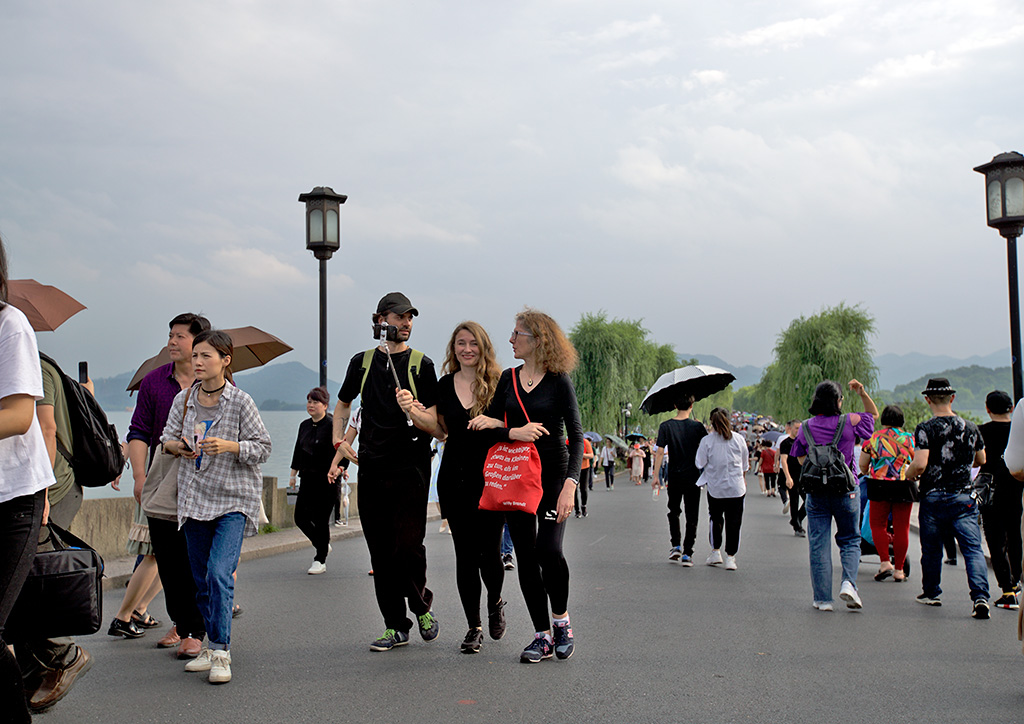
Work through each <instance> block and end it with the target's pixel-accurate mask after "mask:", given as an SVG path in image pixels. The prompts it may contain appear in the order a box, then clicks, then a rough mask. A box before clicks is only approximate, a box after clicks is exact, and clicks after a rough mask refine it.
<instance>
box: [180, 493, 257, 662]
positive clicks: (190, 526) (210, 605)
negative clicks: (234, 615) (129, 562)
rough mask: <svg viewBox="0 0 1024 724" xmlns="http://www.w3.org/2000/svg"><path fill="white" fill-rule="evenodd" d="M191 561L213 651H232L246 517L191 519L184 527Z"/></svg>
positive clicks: (233, 514) (235, 515)
mask: <svg viewBox="0 0 1024 724" xmlns="http://www.w3.org/2000/svg"><path fill="white" fill-rule="evenodd" d="M183 528H184V530H185V541H186V542H187V543H188V561H189V564H190V565H191V566H192V577H193V578H195V580H196V605H197V606H198V607H199V613H201V614H202V615H203V621H204V622H205V623H206V634H207V635H208V636H209V637H210V648H211V649H223V650H225V651H226V650H227V649H230V648H231V609H232V608H233V606H234V603H235V580H234V578H233V577H232V574H233V573H234V572H235V568H237V567H238V557H239V556H240V555H241V554H242V538H243V537H244V534H245V515H244V514H242V513H238V512H235V513H227V514H225V515H222V516H221V517H219V518H216V519H215V520H193V519H192V518H188V519H187V520H185V525H184V526H183Z"/></svg>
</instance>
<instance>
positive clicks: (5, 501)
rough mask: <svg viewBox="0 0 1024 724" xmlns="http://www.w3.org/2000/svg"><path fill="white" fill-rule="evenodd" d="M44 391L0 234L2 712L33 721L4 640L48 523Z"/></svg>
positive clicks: (35, 350)
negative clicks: (10, 291)
mask: <svg viewBox="0 0 1024 724" xmlns="http://www.w3.org/2000/svg"><path fill="white" fill-rule="evenodd" d="M42 397H43V373H42V370H41V369H40V366H39V348H38V347H37V345H36V334H35V332H34V331H33V330H32V325H31V324H29V321H28V319H26V318H25V315H24V314H23V313H22V312H21V311H20V310H18V309H15V308H14V307H12V306H11V305H9V304H8V303H7V253H6V251H5V250H4V245H3V240H2V239H0V716H3V717H5V720H6V721H10V722H16V723H17V724H21V722H27V721H31V719H32V715H31V714H30V713H29V710H28V703H27V702H26V701H25V690H24V688H23V686H22V680H21V668H20V667H19V666H18V662H17V660H16V659H15V658H14V654H12V653H11V650H10V648H8V646H7V643H6V642H5V641H4V640H3V630H4V626H5V625H6V624H7V617H8V616H9V615H10V613H11V609H12V608H13V607H14V603H15V601H17V600H18V594H19V593H20V592H21V587H22V586H23V585H24V584H25V579H26V578H27V577H28V573H29V569H30V568H31V566H32V560H33V558H34V557H35V554H36V546H37V540H38V538H39V526H40V525H41V524H42V523H45V521H46V515H47V502H46V489H47V488H48V487H49V486H50V485H52V484H53V483H54V482H55V480H54V477H53V469H52V468H51V467H50V458H49V456H48V455H47V452H46V444H45V443H44V441H43V433H42V430H41V429H40V428H39V422H38V421H37V419H36V400H39V399H42Z"/></svg>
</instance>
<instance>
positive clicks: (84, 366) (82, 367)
mask: <svg viewBox="0 0 1024 724" xmlns="http://www.w3.org/2000/svg"><path fill="white" fill-rule="evenodd" d="M78 381H79V382H80V383H81V384H83V385H84V384H85V383H86V382H88V381H89V363H88V362H79V363H78Z"/></svg>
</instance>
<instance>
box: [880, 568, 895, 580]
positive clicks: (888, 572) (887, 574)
mask: <svg viewBox="0 0 1024 724" xmlns="http://www.w3.org/2000/svg"><path fill="white" fill-rule="evenodd" d="M894 570H895V569H894V568H889V569H888V570H885V571H879V572H878V573H876V574H875V580H876V581H884V580H885V579H886V578H889V577H890V576H891V575H892V572H893V571H894Z"/></svg>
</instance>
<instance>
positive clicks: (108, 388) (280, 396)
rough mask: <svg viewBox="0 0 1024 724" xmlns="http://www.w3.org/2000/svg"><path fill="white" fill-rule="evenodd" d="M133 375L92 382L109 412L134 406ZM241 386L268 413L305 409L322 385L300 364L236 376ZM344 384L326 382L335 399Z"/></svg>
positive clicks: (125, 373)
mask: <svg viewBox="0 0 1024 724" xmlns="http://www.w3.org/2000/svg"><path fill="white" fill-rule="evenodd" d="M133 374H134V372H124V373H122V374H119V375H115V376H114V377H104V378H101V379H97V380H93V384H94V385H95V387H96V399H97V400H99V403H100V405H102V406H103V409H105V410H107V411H114V410H126V409H131V408H133V407H134V406H135V396H134V395H131V396H129V395H128V393H127V392H125V391H124V388H125V387H127V386H128V383H129V382H130V381H131V379H132V375H133ZM235 382H236V383H237V384H238V386H239V387H240V388H241V389H243V390H245V391H246V392H248V393H249V395H250V396H251V397H252V399H253V400H255V401H256V405H257V406H258V407H260V408H261V409H268V410H302V409H304V408H305V405H306V393H307V392H309V391H310V390H311V389H312V388H314V387H316V386H317V385H318V384H319V382H320V375H319V374H318V373H317V372H316V371H315V370H311V369H309V368H308V367H306V366H305V365H304V364H302V363H301V362H282V363H281V364H275V365H268V366H266V367H259V368H257V369H255V370H247V371H245V372H240V373H239V374H237V375H235ZM339 387H341V384H340V383H338V382H334V381H332V380H330V379H329V380H328V381H327V390H328V392H329V393H330V395H331V398H332V399H333V398H334V395H335V394H336V393H337V391H338V388H339Z"/></svg>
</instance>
